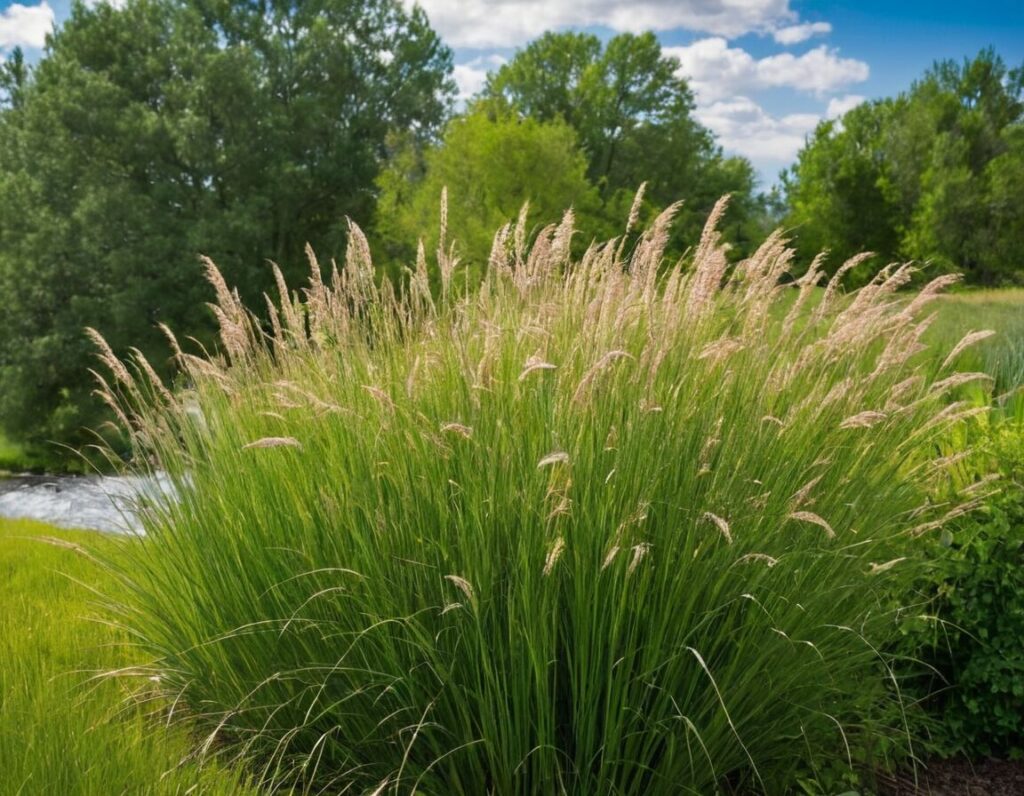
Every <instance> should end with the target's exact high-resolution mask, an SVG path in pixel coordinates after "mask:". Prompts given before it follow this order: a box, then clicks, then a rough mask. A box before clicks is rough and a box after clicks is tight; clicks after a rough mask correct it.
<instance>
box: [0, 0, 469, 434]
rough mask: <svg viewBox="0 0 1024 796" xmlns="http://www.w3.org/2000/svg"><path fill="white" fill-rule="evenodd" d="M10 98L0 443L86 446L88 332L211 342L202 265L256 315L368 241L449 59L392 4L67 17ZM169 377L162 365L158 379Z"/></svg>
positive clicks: (195, 4)
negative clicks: (265, 294) (265, 302)
mask: <svg viewBox="0 0 1024 796" xmlns="http://www.w3.org/2000/svg"><path fill="white" fill-rule="evenodd" d="M18 68H19V67H18V66H17V65H15V67H14V68H13V69H8V70H7V71H6V73H5V75H4V77H3V83H2V84H0V95H3V98H5V99H4V103H5V104H4V110H3V111H2V112H0V163H2V164H3V165H2V168H0V295H2V296H3V297H4V310H5V323H4V324H3V325H0V425H2V427H3V428H4V429H5V430H6V431H7V432H8V433H9V434H11V435H13V436H17V437H18V438H20V439H22V440H26V441H28V442H30V443H32V442H37V443H38V442H42V441H44V440H59V441H62V442H69V443H72V444H77V443H78V442H80V441H81V439H82V437H81V435H80V432H81V429H82V428H83V426H91V425H93V424H95V422H96V421H97V419H98V418H100V417H101V415H100V414H99V413H98V408H97V406H96V404H95V403H94V402H92V401H91V400H90V398H89V395H90V392H91V389H92V384H91V379H90V376H89V375H88V373H87V372H86V366H87V365H88V362H89V359H90V354H91V347H90V345H89V343H88V342H87V340H86V339H85V337H84V335H83V328H84V327H85V326H94V327H96V328H98V329H99V330H100V331H101V332H102V333H103V334H104V335H105V336H106V337H107V339H108V340H110V341H111V343H112V344H113V345H114V347H115V349H118V350H123V349H124V347H125V346H127V345H129V344H134V345H140V346H141V347H142V348H143V349H144V350H147V351H149V352H153V351H158V352H162V351H164V350H165V349H164V348H163V346H162V345H161V346H158V345H157V343H158V333H157V332H155V331H154V328H153V327H154V325H155V324H156V323H158V322H166V323H168V324H169V325H171V326H173V327H175V329H177V330H180V331H183V332H185V333H192V334H196V335H198V336H199V337H200V338H203V337H204V335H205V330H206V328H207V322H208V319H207V317H206V315H205V314H204V313H202V312H201V311H197V310H196V307H199V306H200V305H201V302H202V299H203V298H205V297H206V293H205V290H204V288H203V285H202V279H201V275H200V274H201V272H200V265H199V262H198V254H200V253H203V254H207V255H209V256H211V257H212V258H213V259H214V260H216V261H217V262H218V264H219V265H220V266H221V268H222V269H223V270H224V271H225V272H226V273H227V275H228V279H229V281H230V282H232V283H233V284H236V285H239V286H240V288H241V290H242V292H243V294H245V296H246V297H247V300H248V301H250V302H254V301H256V300H257V299H258V298H259V295H260V293H261V292H262V291H263V290H265V289H267V288H268V287H269V285H270V284H271V280H270V269H269V267H268V266H267V265H266V259H268V258H271V259H274V260H276V261H278V262H280V264H281V265H282V267H283V268H284V269H285V271H286V273H287V272H289V271H291V272H292V273H293V274H295V273H296V271H297V269H299V268H300V267H302V266H301V262H302V250H303V246H304V244H305V243H306V242H309V243H311V244H312V245H313V246H314V247H315V248H316V249H318V250H320V251H322V252H326V253H334V252H336V251H338V250H339V248H340V246H341V245H342V241H343V238H344V234H345V221H344V217H345V216H346V215H347V216H351V217H352V218H354V219H356V220H357V221H359V222H360V223H363V224H368V223H369V222H370V220H371V214H372V211H373V207H374V197H375V188H374V181H375V179H376V177H377V175H378V172H379V170H380V168H381V165H382V160H383V157H384V155H385V154H386V150H385V139H386V137H387V135H388V133H389V132H390V131H393V130H402V131H405V132H406V134H407V135H410V136H413V137H417V138H421V139H427V138H429V137H431V135H432V134H433V133H434V132H435V131H436V130H437V129H438V128H439V125H440V124H441V122H442V121H443V119H444V117H445V115H446V112H447V108H448V104H449V102H450V97H451V94H452V91H453V85H452V83H451V79H450V72H451V54H450V52H449V50H448V49H447V48H446V47H444V46H443V45H442V43H441V42H440V40H439V39H438V37H437V35H436V34H435V33H434V32H433V30H431V28H430V27H429V25H428V23H427V20H426V17H425V15H424V13H423V12H422V10H420V9H419V8H418V7H416V8H414V9H413V10H412V11H406V10H405V7H404V6H403V4H402V3H401V2H399V0H359V1H358V2H356V0H308V1H307V2H301V3H295V2H284V1H283V0H272V1H271V2H266V1H261V2H228V0H128V2H127V4H126V5H125V6H124V8H122V9H115V8H113V7H112V6H110V5H109V4H100V5H97V6H95V7H93V8H89V7H86V6H85V5H83V4H81V3H77V4H76V5H75V6H74V8H73V11H72V14H71V18H70V19H69V20H68V22H67V23H66V24H65V25H64V27H63V28H62V29H61V30H59V31H57V32H56V33H55V34H54V35H53V36H52V38H51V39H50V42H49V44H48V47H47V51H46V54H45V57H44V58H43V60H42V62H41V63H40V64H39V65H38V67H36V68H35V70H33V71H32V72H31V73H30V74H28V75H25V74H24V71H23V70H22V71H20V72H19V71H17V69H18ZM159 361H162V360H160V359H158V362H159Z"/></svg>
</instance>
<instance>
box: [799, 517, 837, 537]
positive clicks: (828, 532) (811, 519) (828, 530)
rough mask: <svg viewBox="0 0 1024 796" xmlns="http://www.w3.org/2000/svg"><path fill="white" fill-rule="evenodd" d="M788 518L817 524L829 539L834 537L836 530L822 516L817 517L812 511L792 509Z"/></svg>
mask: <svg viewBox="0 0 1024 796" xmlns="http://www.w3.org/2000/svg"><path fill="white" fill-rule="evenodd" d="M789 518H790V519H791V520H799V521H800V522H809V523H811V524H812V525H817V526H818V527H819V528H823V529H824V531H825V534H826V535H827V536H828V538H829V539H835V538H836V532H835V531H834V530H833V529H832V526H831V525H829V524H828V522H827V521H826V520H825V519H824V518H822V517H819V516H818V515H817V514H815V513H814V512H813V511H794V512H793V513H792V514H790V515H789Z"/></svg>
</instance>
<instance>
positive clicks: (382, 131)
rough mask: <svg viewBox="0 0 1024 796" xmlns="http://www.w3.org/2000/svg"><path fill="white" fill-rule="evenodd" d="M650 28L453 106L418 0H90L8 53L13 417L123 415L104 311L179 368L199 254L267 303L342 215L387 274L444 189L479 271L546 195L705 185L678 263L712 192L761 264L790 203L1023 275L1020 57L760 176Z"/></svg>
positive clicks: (82, 435)
mask: <svg viewBox="0 0 1024 796" xmlns="http://www.w3.org/2000/svg"><path fill="white" fill-rule="evenodd" d="M678 69H679V64H678V62H677V61H676V60H675V59H674V58H671V57H668V56H666V55H664V54H663V53H662V51H661V47H660V45H659V44H658V41H657V39H656V38H655V37H654V36H653V35H652V34H643V35H630V34H623V35H619V36H616V37H614V38H612V39H610V40H609V41H607V42H604V43H603V42H602V41H601V40H600V39H598V38H597V37H595V36H593V35H589V34H578V33H558V34H553V33H549V34H546V35H544V36H542V37H541V38H539V39H538V40H536V41H535V42H533V43H532V44H530V45H529V46H527V47H526V48H524V49H523V50H521V51H520V52H519V53H517V54H516V55H515V57H514V58H513V59H512V60H511V61H510V62H509V63H507V64H505V65H504V66H501V67H500V68H499V69H497V70H496V71H495V72H493V73H492V74H491V75H490V76H489V78H488V80H487V83H486V86H485V88H484V89H483V90H482V92H481V93H480V95H479V96H477V97H475V98H473V99H471V100H470V101H469V102H468V103H466V105H465V107H463V108H460V109H458V112H456V111H457V109H456V102H455V85H454V82H453V80H452V54H451V51H450V50H449V49H448V48H447V47H446V46H445V45H444V43H443V42H442V41H441V40H440V38H439V37H438V36H437V34H436V33H435V32H434V31H433V30H432V28H431V27H430V24H429V21H428V19H427V18H426V16H425V14H424V13H423V12H422V10H421V9H419V8H418V7H415V8H413V10H411V11H410V10H407V9H406V7H405V5H404V4H403V3H401V2H400V1H399V0H365V1H363V2H359V3H352V2H346V1H344V0H318V1H317V2H300V3H270V4H266V3H250V2H242V3H238V2H223V1H221V0H214V1H213V2H211V1H210V0H128V2H127V3H126V4H125V5H124V6H123V7H122V8H114V7H113V6H111V5H109V4H98V5H95V6H93V7H89V6H86V5H85V4H81V3H76V4H75V5H74V8H73V10H72V14H71V17H70V19H69V20H68V21H67V22H66V23H65V24H64V26H63V27H62V28H61V29H59V30H58V31H57V32H56V33H54V34H53V36H52V37H51V38H50V40H49V43H48V46H47V49H46V52H45V55H44V57H43V59H42V60H41V62H40V63H39V64H37V65H36V66H35V67H33V68H29V67H27V66H26V64H25V62H24V59H23V58H22V57H21V54H20V53H18V52H15V53H14V54H13V55H12V56H11V57H10V58H8V60H7V61H6V62H5V63H4V64H3V65H2V66H0V302H2V307H3V322H2V323H0V430H2V431H3V432H5V433H6V434H7V435H8V436H9V437H11V438H12V439H16V440H18V441H20V442H21V443H23V444H25V445H27V446H28V447H29V448H34V449H35V450H36V451H39V450H49V451H55V450H56V449H55V448H53V447H52V446H49V445H48V443H50V442H60V443H64V444H67V445H70V446H73V447H80V446H82V445H83V444H85V443H88V442H89V441H90V439H92V434H93V432H92V431H89V430H88V429H96V428H99V427H100V425H101V423H102V421H103V420H104V419H106V417H107V415H106V410H105V408H104V407H103V406H102V405H101V404H100V403H99V402H98V401H97V400H96V399H95V397H94V396H93V395H92V391H93V387H94V383H93V377H92V376H91V375H90V374H89V373H88V371H87V368H88V367H89V366H90V365H91V364H92V353H93V351H92V347H91V343H90V342H89V341H88V339H87V338H86V336H85V335H84V334H83V329H84V328H85V327H87V326H90V327H95V328H97V329H99V330H100V331H101V332H102V333H103V335H104V336H105V337H106V339H107V340H108V341H110V342H111V343H112V345H113V346H114V348H115V349H116V350H117V351H118V352H124V351H126V350H127V349H128V347H130V346H137V347H139V348H140V349H142V350H143V352H144V353H145V354H146V356H147V357H148V358H149V360H150V361H152V362H155V363H167V362H168V349H167V347H166V344H165V341H164V339H163V336H162V334H161V332H160V331H159V330H158V328H157V327H158V324H166V325H168V326H170V327H172V328H173V329H174V330H175V331H176V332H177V333H178V334H179V336H180V337H182V338H184V337H185V336H188V335H191V336H193V337H195V338H196V339H197V340H198V341H199V343H200V344H203V345H209V344H212V340H213V338H212V334H211V332H212V323H211V317H210V314H209V312H208V311H207V310H206V308H205V307H204V302H205V301H207V300H208V299H209V298H210V297H209V295H208V291H207V287H206V285H205V284H204V282H203V280H202V277H201V265H200V262H199V255H200V254H205V255H208V256H210V257H211V258H213V259H214V260H215V261H216V262H217V264H218V265H219V266H220V268H221V270H222V271H223V272H224V273H225V274H226V276H227V278H228V280H229V281H230V283H231V284H232V285H234V286H237V287H238V289H239V292H240V294H241V296H242V298H243V299H244V300H245V301H246V303H247V304H248V305H249V306H252V307H260V306H262V305H263V298H262V295H263V293H265V292H272V291H274V290H275V289H276V288H275V285H274V281H273V278H272V272H271V268H270V266H269V265H268V261H270V260H272V261H274V262H276V263H278V264H279V265H280V266H281V268H282V270H283V271H284V273H285V275H286V277H287V278H288V279H289V281H290V282H291V284H293V285H296V286H298V285H300V284H301V283H302V281H303V279H304V277H305V272H306V268H307V266H306V262H305V256H304V254H303V248H304V245H305V244H306V243H309V244H310V245H311V246H312V247H313V249H314V250H315V251H316V252H317V253H318V254H319V255H320V257H321V260H323V261H324V262H329V260H330V258H331V257H338V258H339V259H340V258H341V257H343V255H344V246H345V240H346V235H347V230H348V226H347V219H348V218H351V219H352V220H353V221H355V222H356V223H358V224H359V225H360V226H361V227H362V228H363V229H364V230H366V231H367V233H368V234H369V236H370V238H371V243H372V244H373V250H374V255H375V257H376V258H377V261H378V263H379V265H380V266H381V267H382V268H388V269H391V270H392V271H395V272H400V271H401V269H402V268H403V267H405V266H410V265H412V264H413V263H414V261H415V258H416V251H417V245H418V243H419V242H420V241H421V240H422V241H423V243H424V246H425V248H426V251H428V252H431V251H433V249H434V248H436V246H437V244H438V230H439V215H440V214H439V208H440V196H441V191H442V188H444V187H446V186H447V188H448V202H449V219H448V220H449V227H450V229H451V232H452V235H451V237H452V238H453V239H454V240H456V241H458V246H459V248H458V249H457V252H458V254H459V256H460V259H461V261H462V262H463V263H464V264H465V266H466V268H465V271H466V273H470V274H472V273H474V269H479V268H480V267H481V266H482V264H483V263H484V262H486V258H487V254H488V252H489V250H490V245H491V238H492V236H493V234H494V232H495V230H496V229H497V228H498V227H500V226H501V225H502V224H504V223H506V222H508V221H509V220H511V219H514V218H515V217H516V216H517V215H518V213H519V211H520V208H521V206H522V204H523V202H524V201H526V200H529V201H530V210H529V216H528V220H529V222H530V226H531V228H533V229H537V228H539V227H540V226H543V225H545V224H548V223H551V222H555V221H557V220H558V219H559V217H560V215H561V213H562V212H563V211H564V210H565V209H566V208H567V207H570V206H571V207H572V208H573V209H574V212H575V213H576V216H577V223H578V226H579V228H580V229H581V230H582V231H583V232H582V234H581V236H580V238H579V240H578V241H577V243H578V244H579V245H585V244H586V243H587V242H589V240H590V238H591V237H594V238H600V237H607V236H610V235H615V234H619V233H620V232H621V230H622V228H623V224H624V220H625V219H626V217H627V216H628V215H629V212H630V208H631V206H632V203H633V199H634V196H635V193H636V190H637V187H638V186H639V185H640V184H641V183H644V182H646V183H647V186H646V191H645V194H644V201H643V203H642V204H641V206H640V208H639V216H640V218H639V220H640V222H641V223H642V222H644V221H649V220H650V219H652V218H653V217H654V216H655V215H657V214H658V213H659V212H661V211H662V210H663V209H665V208H666V207H667V206H668V205H669V204H670V203H672V202H675V201H677V200H683V204H682V206H681V208H680V209H679V211H678V214H677V221H676V224H675V226H674V232H673V238H672V241H671V243H670V247H669V251H670V252H671V253H673V254H674V255H677V256H679V255H683V254H684V253H685V252H686V250H687V247H688V246H691V245H692V244H693V243H694V242H695V240H696V238H697V236H698V234H699V230H700V226H701V225H702V223H703V220H704V218H705V217H706V215H707V213H708V212H709V210H710V209H711V207H712V205H713V204H714V202H715V201H716V200H717V199H718V198H719V197H720V196H721V195H723V194H725V193H730V194H731V195H732V200H731V203H730V208H729V211H728V214H727V216H726V218H725V219H724V223H723V225H722V228H723V231H724V233H725V236H726V238H727V240H728V241H729V242H730V243H731V244H732V246H733V250H732V253H733V255H734V256H735V257H736V258H737V259H738V258H741V257H743V256H745V255H746V254H748V253H749V251H750V247H751V245H752V244H753V242H754V241H756V240H758V239H759V237H760V236H761V235H762V234H763V233H764V232H765V230H766V229H768V228H770V227H772V226H774V225H776V224H778V223H784V224H785V225H787V226H789V227H791V229H792V231H793V234H794V235H796V236H797V237H798V238H799V239H800V240H801V248H802V250H804V251H813V250H815V249H817V248H829V249H831V250H832V251H833V252H834V256H833V266H838V264H839V263H840V262H841V260H842V258H843V257H845V256H846V255H847V254H848V253H850V252H853V251H858V250H861V249H863V248H870V249H873V250H875V251H878V252H879V253H880V254H882V255H884V256H886V257H889V258H904V257H908V256H913V257H923V258H930V259H934V260H935V261H937V262H939V263H941V266H942V267H944V268H956V269H963V270H964V271H965V272H966V273H967V275H968V278H969V279H972V280H975V281H979V282H986V283H991V282H995V281H1001V280H1002V281H1007V280H1011V279H1013V278H1014V277H1015V276H1017V275H1019V274H1020V273H1021V271H1020V268H1019V265H1017V263H1019V262H1020V261H1019V259H1018V260H1017V262H1016V263H1015V262H1014V260H1013V258H1014V256H1015V251H1016V252H1020V251H1021V250H1022V249H1024V245H1022V244H1024V240H1022V238H1024V231H1022V224H1021V212H1022V208H1024V201H1022V199H1024V194H1022V192H1024V161H1022V158H1024V146H1022V129H1021V101H1020V99H1021V73H1020V71H1017V72H1012V73H1011V72H1008V71H1007V70H1006V68H1005V67H1004V66H1003V65H1002V63H1001V62H999V60H998V59H997V58H996V57H995V56H994V55H993V54H991V53H983V54H982V56H980V57H979V58H978V59H977V60H976V61H974V62H972V63H970V64H968V65H966V66H965V67H963V68H960V67H957V66H955V65H949V64H943V65H940V66H938V67H936V69H935V70H933V72H930V73H929V74H928V76H926V78H925V80H924V81H923V82H922V83H921V84H920V85H916V86H915V87H914V89H913V91H912V92H911V93H910V94H909V95H908V96H906V97H901V98H899V99H896V100H886V101H882V102H877V103H871V104H868V105H864V106H862V107H860V108H857V109H855V110H854V111H852V112H850V113H849V114H847V115H846V116H845V117H844V118H843V120H842V122H828V123H823V124H822V126H821V127H819V129H818V130H817V131H816V133H815V135H814V137H813V138H812V140H811V141H810V142H809V143H808V146H807V147H806V149H805V150H804V152H803V153H801V156H800V161H799V163H798V164H797V165H796V166H795V167H794V168H793V169H792V170H791V171H790V172H788V173H787V174H786V175H785V177H784V193H779V192H778V191H776V192H775V193H774V194H773V195H771V196H763V195H758V194H757V193H756V180H755V175H754V170H753V168H752V167H751V164H750V163H749V162H748V161H747V160H745V159H743V158H738V157H727V156H725V155H724V154H723V153H722V151H721V149H720V147H719V146H718V145H717V143H716V141H715V139H714V136H713V135H712V133H711V132H710V131H709V130H708V129H707V128H705V127H703V126H702V125H701V124H700V123H699V122H698V121H697V120H696V119H695V117H694V98H693V94H692V92H691V91H690V89H689V87H688V85H687V83H686V81H685V80H683V79H681V78H680V77H679V76H678Z"/></svg>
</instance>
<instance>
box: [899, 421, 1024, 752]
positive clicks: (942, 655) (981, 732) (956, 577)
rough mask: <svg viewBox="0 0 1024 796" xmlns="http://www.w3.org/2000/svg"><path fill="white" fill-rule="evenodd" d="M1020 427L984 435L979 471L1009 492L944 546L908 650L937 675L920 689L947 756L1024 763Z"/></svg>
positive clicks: (1006, 424) (1009, 424)
mask: <svg viewBox="0 0 1024 796" xmlns="http://www.w3.org/2000/svg"><path fill="white" fill-rule="evenodd" d="M1022 429H1024V426H1022V425H1021V424H1020V423H1019V422H1015V421H1014V420H1013V419H1012V418H1011V419H1007V420H1005V421H1003V422H1001V423H1000V422H997V423H996V425H995V426H994V427H993V428H991V429H989V430H988V431H986V432H985V438H984V440H983V442H982V444H981V454H982V455H981V456H980V457H979V462H978V463H977V464H975V468H976V469H975V472H977V470H978V469H980V470H981V471H982V473H984V472H985V471H989V470H991V471H994V472H996V473H998V474H999V475H1000V476H1001V482H1000V485H1001V493H1000V494H999V495H998V496H996V497H994V498H992V499H991V500H989V501H987V502H986V504H985V506H984V507H983V508H982V509H980V510H979V511H978V512H976V513H973V514H971V515H970V516H969V517H968V518H966V519H964V520H962V521H960V522H959V523H957V524H956V526H955V527H954V528H953V529H952V531H951V532H950V533H948V534H947V535H945V536H944V537H943V540H942V541H943V542H944V544H942V545H941V546H937V547H936V549H935V551H934V556H933V568H932V569H931V571H930V573H929V575H928V578H927V581H926V584H925V594H926V595H927V596H928V597H930V598H933V602H932V605H931V607H930V608H929V614H930V615H932V618H930V619H928V620H921V619H917V620H914V621H913V622H912V623H911V624H910V625H909V630H908V648H909V651H910V654H911V655H912V657H914V658H918V659H921V660H924V661H925V662H926V663H927V664H928V665H929V666H930V667H932V676H930V677H926V678H925V680H924V682H923V683H922V684H921V685H919V686H917V688H918V689H919V692H920V694H921V696H922V697H924V698H925V703H924V704H925V707H926V709H927V711H928V713H929V715H930V716H931V717H932V718H933V719H935V720H936V721H934V722H933V723H932V732H933V736H934V738H933V740H934V742H935V743H936V745H937V748H938V751H939V752H940V753H942V754H955V753H965V754H967V755H969V756H971V757H987V756H996V757H1012V758H1020V757H1021V756H1022V755H1024V433H1022Z"/></svg>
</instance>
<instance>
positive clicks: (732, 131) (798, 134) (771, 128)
mask: <svg viewBox="0 0 1024 796" xmlns="http://www.w3.org/2000/svg"><path fill="white" fill-rule="evenodd" d="M696 115H697V118H698V119H699V120H700V121H701V123H702V124H704V125H706V126H707V127H709V128H710V129H711V130H712V131H714V133H715V134H716V135H717V136H718V140H719V143H720V144H721V145H722V147H723V148H724V149H725V150H726V151H728V152H732V153H736V154H739V155H745V156H746V157H748V158H750V159H751V160H752V161H754V162H755V163H757V164H758V165H759V166H761V167H763V166H765V165H769V164H770V165H777V166H781V165H784V164H786V163H789V162H790V161H792V160H793V158H795V157H796V153H797V152H798V151H799V150H800V148H801V147H802V146H803V145H804V140H805V139H806V137H807V135H809V134H810V133H811V132H812V131H813V130H814V128H815V127H816V126H817V124H818V122H819V121H821V117H820V116H818V115H817V114H813V113H791V114H788V115H786V116H782V117H775V116H772V115H771V114H769V113H768V112H767V111H765V109H764V108H762V107H761V106H760V105H758V104H757V103H756V102H754V101H753V100H751V99H749V98H748V97H742V96H741V97H733V98H731V99H728V100H721V101H718V102H714V103H712V104H711V105H708V106H706V107H703V108H698V110H697V113H696Z"/></svg>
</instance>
